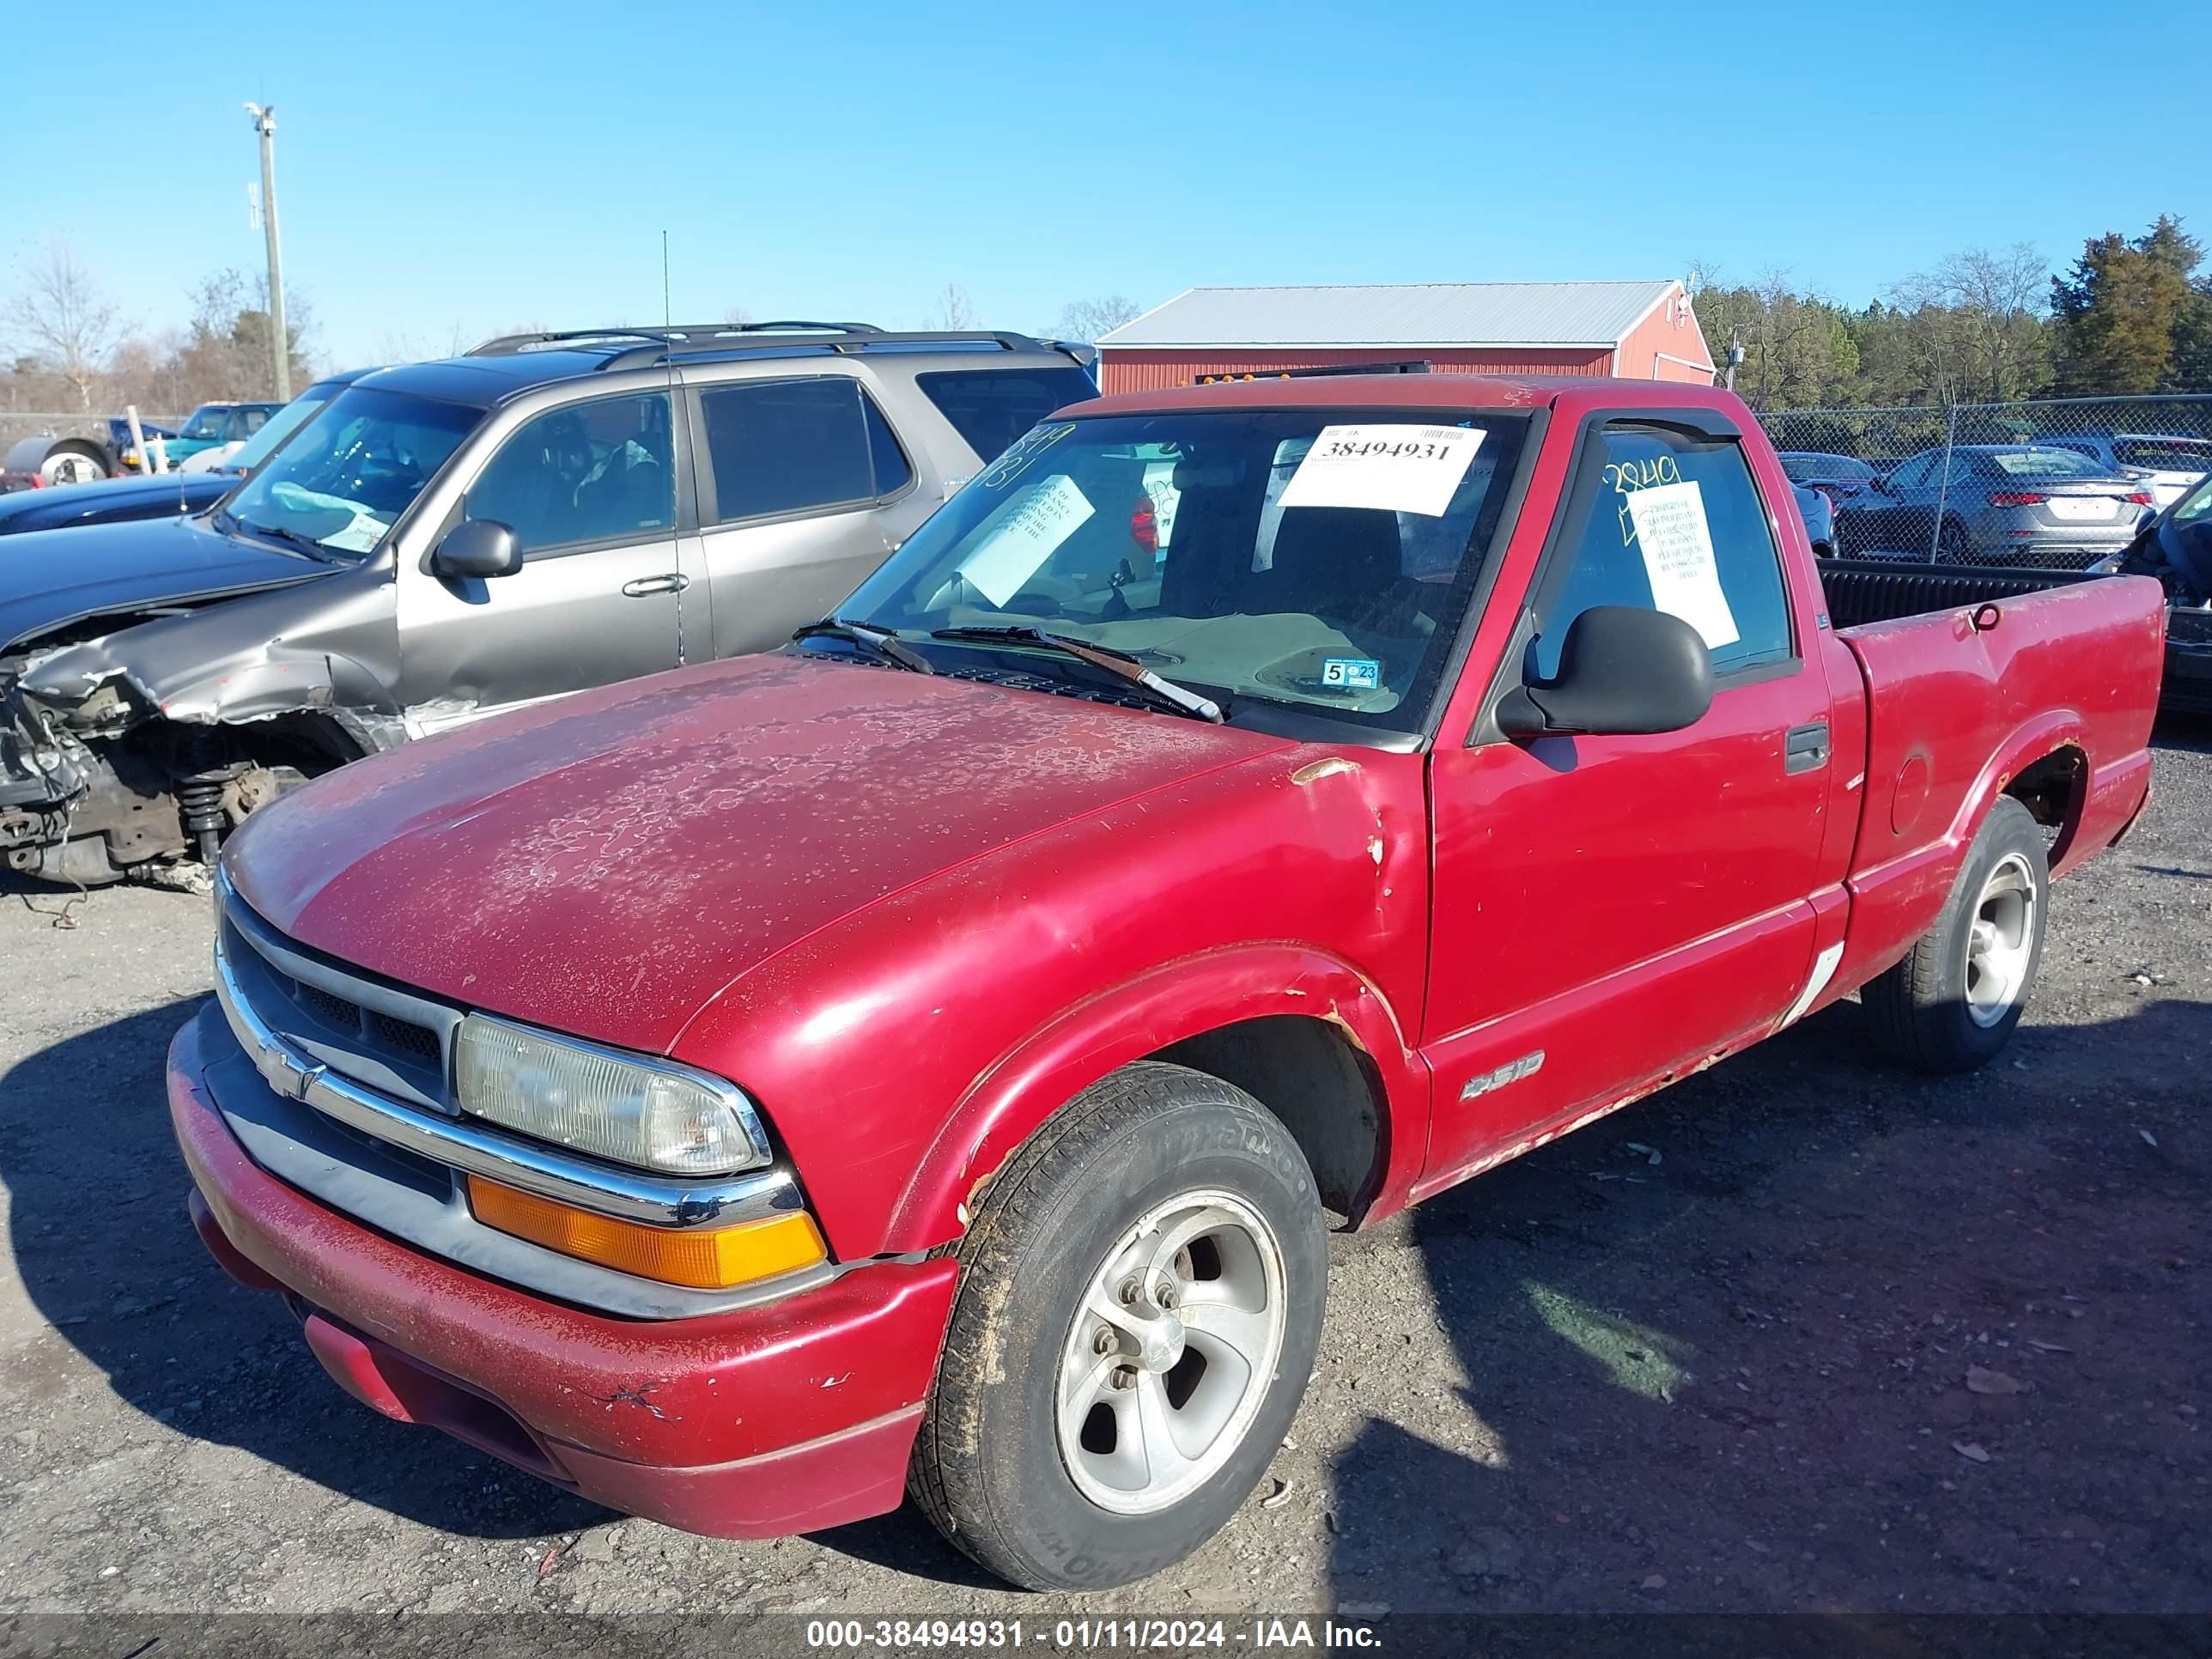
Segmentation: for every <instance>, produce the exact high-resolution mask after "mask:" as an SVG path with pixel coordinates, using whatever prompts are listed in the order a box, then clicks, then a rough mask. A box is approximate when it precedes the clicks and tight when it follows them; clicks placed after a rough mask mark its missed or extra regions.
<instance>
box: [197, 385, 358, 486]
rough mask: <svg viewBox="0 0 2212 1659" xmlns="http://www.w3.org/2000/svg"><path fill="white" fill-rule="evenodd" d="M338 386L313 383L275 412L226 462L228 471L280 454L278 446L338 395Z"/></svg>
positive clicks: (245, 468)
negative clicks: (277, 449) (315, 384)
mask: <svg viewBox="0 0 2212 1659" xmlns="http://www.w3.org/2000/svg"><path fill="white" fill-rule="evenodd" d="M340 389H341V388H339V387H338V386H327V385H326V386H309V387H308V388H307V390H306V391H305V392H301V394H300V395H299V396H298V397H296V398H293V399H292V401H291V402H290V403H289V404H285V405H284V407H283V408H282V409H280V410H277V411H276V413H275V414H273V415H271V416H270V417H269V419H268V420H267V422H264V424H263V426H262V428H261V430H260V431H258V432H257V433H255V434H254V435H252V437H251V438H248V439H247V440H246V441H245V442H244V443H242V444H240V446H239V447H237V448H236V449H234V450H233V451H231V453H230V456H229V459H227V460H225V461H224V462H223V464H222V470H223V471H226V472H251V471H253V469H254V468H255V467H257V466H258V465H261V463H262V462H264V461H265V460H267V459H269V458H270V456H271V455H273V454H275V453H276V447H277V446H278V445H279V444H281V443H283V441H284V440H285V439H287V438H289V437H290V436H291V435H293V434H294V433H295V432H297V431H298V430H299V429H300V428H301V427H303V426H305V425H306V424H307V421H308V419H309V417H310V416H313V414H314V412H315V411H316V410H319V409H320V408H321V407H322V406H323V405H324V404H326V403H328V402H330V400H331V398H335V397H337V394H338V392H339V391H340Z"/></svg>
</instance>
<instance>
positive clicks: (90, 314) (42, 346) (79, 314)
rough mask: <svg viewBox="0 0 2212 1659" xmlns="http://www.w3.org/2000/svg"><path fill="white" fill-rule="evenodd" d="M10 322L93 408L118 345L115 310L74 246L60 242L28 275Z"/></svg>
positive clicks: (9, 312) (81, 401)
mask: <svg viewBox="0 0 2212 1659" xmlns="http://www.w3.org/2000/svg"><path fill="white" fill-rule="evenodd" d="M6 320H7V322H8V324H9V326H10V328H12V329H13V330H14V331H15V333H17V334H18V335H20V336H21V337H22V340H23V342H24V343H27V345H28V346H29V347H30V348H31V355H32V356H33V357H35V358H37V359H39V360H40V364H41V366H42V367H44V368H48V369H50V370H52V372H53V373H54V374H58V375H59V376H60V377H61V379H62V380H64V381H65V382H67V383H68V385H69V386H70V390H71V391H73V392H76V396H77V401H78V403H79V404H81V405H82V407H84V408H86V409H90V408H91V407H92V390H93V386H94V384H95V383H97V381H98V380H99V379H100V368H101V366H102V365H103V364H104V363H105V362H106V357H107V354H108V353H109V351H111V350H112V349H113V348H114V345H115V342H116V337H117V335H118V328H117V325H116V317H115V307H113V306H112V305H110V304H109V303H108V302H107V300H106V296H105V295H102V294H101V292H100V284H99V283H96V282H94V280H93V276H92V273H91V271H90V270H87V269H86V267H85V265H84V264H83V263H82V261H81V260H79V259H78V258H77V257H76V252H75V251H74V250H73V249H71V247H70V245H69V244H68V243H67V242H66V241H64V240H61V239H60V238H59V237H57V238H55V239H54V240H52V241H51V242H48V243H47V244H46V251H45V252H44V253H42V254H41V255H40V257H39V258H37V259H36V260H34V261H33V262H32V264H31V265H30V266H29V268H28V269H27V270H26V271H25V272H24V273H23V287H22V289H21V291H20V292H19V293H18V294H17V295H15V299H14V301H11V302H10V303H9V307H8V310H7V313H6Z"/></svg>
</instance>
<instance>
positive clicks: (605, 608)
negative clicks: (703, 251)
mask: <svg viewBox="0 0 2212 1659" xmlns="http://www.w3.org/2000/svg"><path fill="white" fill-rule="evenodd" d="M677 418H678V416H677V413H676V410H675V405H674V402H673V400H672V399H671V398H670V396H669V394H668V393H667V392H663V391H656V392H643V393H637V394H631V395H626V396H623V397H616V398H596V399H593V400H591V401H589V402H585V403H578V404H564V405H562V406H561V407H560V408H557V409H554V410H548V411H546V412H544V413H543V414H539V415H537V416H532V417H531V418H530V419H528V420H526V422H523V424H521V425H520V426H519V427H518V428H515V430H514V431H513V433H511V434H510V435H508V436H507V439H506V440H505V441H503V442H502V443H501V445H500V446H499V447H498V448H497V449H496V450H495V452H494V453H493V454H492V456H491V459H489V461H487V462H486V463H485V464H484V465H483V469H482V471H479V472H478V473H477V477H476V478H475V479H474V481H473V482H471V484H470V485H469V488H468V490H467V492H466V494H465V495H464V496H463V498H462V500H461V501H460V504H459V507H457V509H456V510H455V512H454V513H453V515H452V518H451V520H450V522H449V523H448V525H447V528H451V526H452V525H453V524H458V523H459V522H461V521H462V520H467V519H481V520H495V521H496V522H498V523H501V524H504V525H506V526H507V527H508V528H509V529H511V530H513V532H514V534H515V540H516V543H517V545H518V546H519V547H520V550H521V552H522V555H523V562H522V568H520V569H519V570H516V571H513V572H512V573H510V574H507V575H504V576H495V577H490V578H483V577H447V576H441V575H439V574H435V573H434V572H433V571H432V570H430V569H428V568H402V569H401V570H400V572H399V573H398V575H399V596H398V607H399V661H400V684H401V699H402V702H404V704H405V706H406V709H407V718H408V723H409V726H410V732H412V733H413V734H414V735H416V736H424V735H428V733H430V732H436V731H440V730H442V729H444V728H446V727H447V726H455V725H459V724H460V723H462V722H464V721H466V720H473V719H476V718H477V717H479V716H481V715H484V714H493V713H496V712H497V711H499V710H501V709H503V708H515V707H518V706H520V705H521V704H524V703H529V702H538V701H540V700H542V699H544V698H546V697H551V696H561V695H562V694H563V693H566V692H569V691H578V690H584V689H586V688H587V687H590V686H595V685H605V684H610V683H611V682H613V681H616V680H623V679H629V678H635V677H636V676H638V675H641V674H651V673H655V672H657V671H659V670H661V669H664V668H673V667H675V666H676V665H677V663H678V656H679V650H680V646H681V638H682V635H681V629H682V628H683V627H684V623H685V621H686V620H687V618H686V617H685V614H684V600H685V590H686V589H687V588H688V587H690V583H691V580H692V578H693V576H694V575H695V574H696V573H697V570H698V568H699V567H698V556H697V552H696V546H691V547H688V548H687V546H686V541H687V538H690V539H691V540H693V541H696V532H693V531H691V530H690V527H689V526H686V525H685V524H684V523H683V522H681V521H680V520H679V512H678V502H681V501H688V500H689V499H690V484H689V481H688V480H683V479H679V478H678V476H677V471H678V468H680V467H681V466H683V465H684V452H685V446H684V444H683V443H682V442H681V441H678V434H677V432H676V430H675V428H674V424H673V422H674V421H675V420H676V419H677ZM428 562H429V561H428V560H426V561H424V564H425V565H428ZM692 609H693V612H694V615H693V617H692V618H690V620H691V622H692V625H693V627H694V628H695V629H696V634H697V635H698V637H699V639H700V641H701V645H702V650H701V652H700V653H698V654H702V655H703V654H705V652H704V650H703V647H704V644H705V639H706V635H707V633H708V629H707V618H706V616H705V614H704V613H705V607H704V605H701V604H700V603H699V602H698V598H697V596H696V595H695V596H694V598H693V600H692Z"/></svg>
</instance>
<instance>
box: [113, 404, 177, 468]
mask: <svg viewBox="0 0 2212 1659" xmlns="http://www.w3.org/2000/svg"><path fill="white" fill-rule="evenodd" d="M138 435H139V437H141V438H143V439H144V440H145V441H147V442H148V443H149V444H150V443H152V442H153V441H155V439H156V438H159V439H160V440H161V447H162V453H164V454H166V453H167V452H168V446H169V445H170V444H172V443H174V442H175V441H176V438H177V429H176V428H174V427H170V426H161V425H159V424H157V423H156V422H152V421H149V420H148V419H146V418H145V416H143V415H142V416H139V418H138ZM107 448H108V453H110V454H112V455H113V456H114V457H115V459H116V462H117V469H116V470H117V471H118V472H143V471H149V467H148V466H147V465H146V464H145V463H144V462H143V461H142V459H140V457H139V454H138V447H137V441H135V440H133V439H132V437H131V421H130V417H129V416H123V415H111V416H108V417H107Z"/></svg>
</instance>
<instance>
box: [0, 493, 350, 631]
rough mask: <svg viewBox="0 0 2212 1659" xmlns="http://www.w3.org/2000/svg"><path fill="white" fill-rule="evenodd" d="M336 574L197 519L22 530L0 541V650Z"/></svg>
mask: <svg viewBox="0 0 2212 1659" xmlns="http://www.w3.org/2000/svg"><path fill="white" fill-rule="evenodd" d="M96 487H97V488H100V489H106V488H107V487H108V486H106V485H100V486H96ZM339 568H341V567H339V566H337V565H327V564H319V563H317V562H315V561H314V560H313V559H311V558H309V557H307V556H306V555H305V554H301V553H287V552H284V551H283V550H280V549H277V548H274V547H267V546H264V545H263V544H260V543H258V542H252V541H248V540H246V539H245V538H242V537H237V536H226V535H223V534H222V532H219V531H217V530H216V529H215V528H214V527H213V526H210V524H209V523H208V522H207V521H206V520H204V519H197V518H193V519H138V520H130V521H127V522H125V523H122V524H91V525H82V526H76V527H74V528H70V529H64V530H33V531H27V532H24V533H22V534H21V535H15V536H9V537H8V538H5V539H4V540H0V649H4V648H5V647H9V646H11V645H16V644H20V643H21V642H22V641H26V640H29V639H32V638H34V637H35V636H37V635H40V634H44V633H46V632H48V631H49V630H51V629H57V628H61V627H65V626H67V625H68V624H69V623H74V622H78V621H81V620H82V619H83V618H85V617H97V616H102V615H106V614H108V613H112V612H118V611H143V610H144V609H146V608H148V607H149V606H154V605H186V604H197V603H199V602H202V601H204V600H207V599H219V598H222V597H225V596H227V595H228V594H232V593H247V592H253V591H255V590H256V589H258V588H264V587H280V586H284V585H285V584H287V583H290V582H297V581H310V580H314V579H316V578H318V577H321V576H327V575H329V574H331V573H332V572H333V571H336V570H337V569H339Z"/></svg>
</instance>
